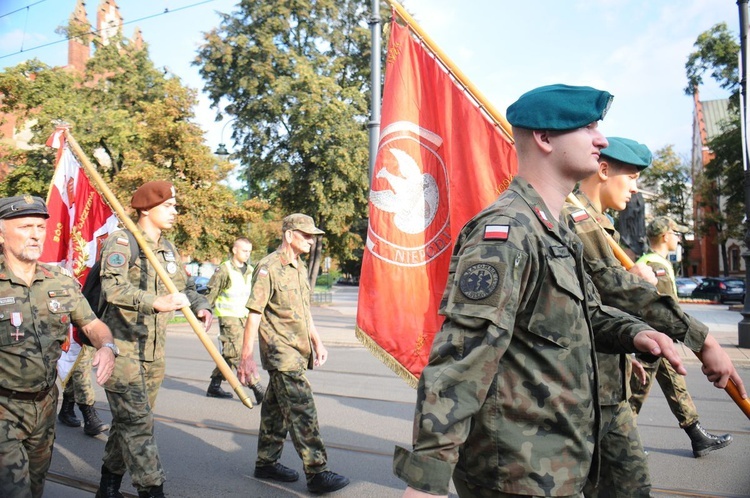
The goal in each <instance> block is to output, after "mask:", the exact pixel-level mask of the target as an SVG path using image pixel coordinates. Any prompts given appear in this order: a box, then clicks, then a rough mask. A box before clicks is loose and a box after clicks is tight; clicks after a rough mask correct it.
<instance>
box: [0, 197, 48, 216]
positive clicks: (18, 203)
mask: <svg viewBox="0 0 750 498" xmlns="http://www.w3.org/2000/svg"><path fill="white" fill-rule="evenodd" d="M24 216H44V217H45V218H49V213H48V212H47V205H46V204H45V203H44V201H43V200H42V199H41V198H40V197H36V196H33V195H17V196H15V197H5V198H3V199H0V220H8V219H10V218H22V217H24Z"/></svg>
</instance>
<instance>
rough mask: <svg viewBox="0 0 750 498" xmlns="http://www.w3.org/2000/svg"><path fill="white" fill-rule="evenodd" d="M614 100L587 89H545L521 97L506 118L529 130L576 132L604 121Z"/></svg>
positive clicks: (610, 95) (553, 86) (608, 95)
mask: <svg viewBox="0 0 750 498" xmlns="http://www.w3.org/2000/svg"><path fill="white" fill-rule="evenodd" d="M613 98H614V97H613V96H612V94H610V93H609V92H605V91H603V90H597V89H596V88H591V87H589V86H569V85H560V84H556V85H547V86H542V87H539V88H535V89H534V90H531V91H529V92H526V93H524V94H523V95H521V96H520V97H519V98H518V100H516V101H515V102H514V103H512V104H511V105H510V107H508V111H507V112H506V118H507V119H508V122H509V123H510V124H512V125H513V126H517V127H519V128H526V129H529V130H558V131H567V130H575V129H578V128H582V127H584V126H587V125H589V124H591V123H593V122H594V121H599V120H601V119H604V116H605V115H606V114H607V111H608V110H609V106H610V105H611V104H612V99H613Z"/></svg>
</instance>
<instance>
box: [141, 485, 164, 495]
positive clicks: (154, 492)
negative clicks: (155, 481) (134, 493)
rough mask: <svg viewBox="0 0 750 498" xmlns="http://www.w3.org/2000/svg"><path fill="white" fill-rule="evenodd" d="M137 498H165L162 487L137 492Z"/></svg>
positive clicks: (152, 487)
mask: <svg viewBox="0 0 750 498" xmlns="http://www.w3.org/2000/svg"><path fill="white" fill-rule="evenodd" d="M138 498H166V496H165V495H164V485H163V484H159V485H158V486H151V487H150V488H146V489H141V490H139V491H138Z"/></svg>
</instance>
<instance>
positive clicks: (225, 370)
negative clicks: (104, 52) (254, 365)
mask: <svg viewBox="0 0 750 498" xmlns="http://www.w3.org/2000/svg"><path fill="white" fill-rule="evenodd" d="M65 137H66V139H67V141H68V145H70V148H71V150H72V151H73V152H74V153H75V155H76V156H78V159H80V161H81V165H82V166H83V167H84V169H85V170H86V174H87V175H88V177H89V179H90V180H91V181H93V182H94V184H95V185H96V187H97V189H98V190H99V192H100V193H101V194H102V195H103V196H104V198H105V200H106V201H107V203H108V204H109V205H110V207H111V208H112V209H113V210H114V212H115V214H116V215H117V217H118V218H119V219H120V221H121V222H122V223H123V224H124V225H125V228H127V229H128V230H130V232H131V233H132V234H133V235H134V236H135V239H136V241H138V245H139V246H140V247H141V250H142V251H143V253H144V254H145V255H146V258H147V259H148V261H149V263H151V266H153V267H154V270H156V274H157V275H158V276H159V278H160V279H161V280H162V281H163V282H164V285H166V287H167V290H169V292H170V293H173V294H174V293H176V292H179V290H178V289H177V287H176V286H175V285H174V282H172V279H171V278H169V274H168V273H167V272H166V270H165V269H164V268H163V267H162V265H161V263H160V262H159V260H157V259H156V255H155V254H154V252H153V251H152V250H151V247H149V245H148V243H147V242H146V240H145V239H144V238H143V235H141V230H140V229H139V228H138V226H137V225H136V224H135V223H133V220H131V219H130V217H129V216H128V215H127V213H126V212H125V209H123V207H122V205H121V204H120V202H119V201H118V200H117V197H115V195H114V193H112V191H111V190H110V188H109V186H107V184H106V183H105V182H104V179H103V178H102V177H101V175H99V172H98V171H96V169H95V168H94V166H93V165H92V164H91V162H90V161H89V159H88V157H87V156H86V154H85V153H84V152H83V149H81V147H80V146H79V145H78V142H76V140H75V138H73V135H71V133H70V130H69V129H67V128H66V129H65ZM181 311H182V313H183V315H185V318H186V319H187V321H188V323H189V324H190V326H191V327H192V328H193V332H195V334H196V335H197V336H198V339H200V341H201V342H202V343H203V346H204V347H205V348H206V350H207V351H208V354H209V355H210V356H211V359H213V360H214V362H215V363H216V366H217V367H218V368H219V371H220V372H221V374H222V375H223V376H224V378H225V379H226V380H227V382H229V385H230V386H232V389H234V392H236V393H237V397H238V398H239V399H240V400H241V401H242V404H244V405H245V406H247V407H248V408H252V407H253V403H252V402H251V401H250V397H249V396H248V394H247V392H246V391H245V389H244V388H243V387H242V384H241V383H240V381H239V379H238V378H237V376H236V375H235V374H234V372H233V371H232V369H231V368H229V365H228V364H227V362H226V360H224V358H223V357H222V356H221V354H220V353H219V350H218V349H216V346H214V343H213V342H211V339H210V338H209V337H208V334H206V331H205V330H203V324H202V323H201V322H200V321H199V320H198V318H196V316H195V315H194V314H193V310H191V309H190V306H184V307H183V308H182V309H181Z"/></svg>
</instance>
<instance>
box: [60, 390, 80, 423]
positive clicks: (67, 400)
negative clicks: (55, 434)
mask: <svg viewBox="0 0 750 498" xmlns="http://www.w3.org/2000/svg"><path fill="white" fill-rule="evenodd" d="M75 406H76V402H75V400H73V396H72V395H68V394H65V393H63V399H62V405H61V406H60V413H58V414H57V420H59V421H60V422H61V423H63V424H65V425H67V426H68V427H80V426H81V419H80V418H78V417H76V412H75Z"/></svg>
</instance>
